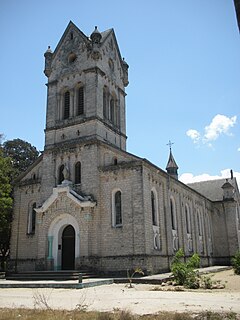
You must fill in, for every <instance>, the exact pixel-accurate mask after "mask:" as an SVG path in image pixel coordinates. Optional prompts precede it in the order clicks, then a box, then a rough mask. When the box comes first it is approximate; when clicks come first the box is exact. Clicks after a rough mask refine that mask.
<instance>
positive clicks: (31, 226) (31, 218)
mask: <svg viewBox="0 0 240 320" xmlns="http://www.w3.org/2000/svg"><path fill="white" fill-rule="evenodd" d="M36 207H37V206H36V202H34V203H33V204H32V205H31V206H30V207H29V212H28V226H27V233H28V234H34V233H35V229H36V211H35V209H36Z"/></svg>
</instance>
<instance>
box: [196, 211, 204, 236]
mask: <svg viewBox="0 0 240 320" xmlns="http://www.w3.org/2000/svg"><path fill="white" fill-rule="evenodd" d="M197 222H198V234H199V236H202V234H203V229H202V217H201V213H200V211H199V210H198V211H197Z"/></svg>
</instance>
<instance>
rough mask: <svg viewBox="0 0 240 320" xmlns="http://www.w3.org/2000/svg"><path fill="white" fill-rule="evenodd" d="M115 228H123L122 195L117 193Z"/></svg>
mask: <svg viewBox="0 0 240 320" xmlns="http://www.w3.org/2000/svg"><path fill="white" fill-rule="evenodd" d="M112 224H113V227H120V226H122V193H121V191H116V192H115V193H113V213H112Z"/></svg>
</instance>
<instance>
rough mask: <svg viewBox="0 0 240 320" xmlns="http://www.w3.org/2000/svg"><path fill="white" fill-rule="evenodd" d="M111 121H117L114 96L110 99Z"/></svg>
mask: <svg viewBox="0 0 240 320" xmlns="http://www.w3.org/2000/svg"><path fill="white" fill-rule="evenodd" d="M110 121H111V122H112V123H114V121H115V103H114V99H113V98H111V100H110Z"/></svg>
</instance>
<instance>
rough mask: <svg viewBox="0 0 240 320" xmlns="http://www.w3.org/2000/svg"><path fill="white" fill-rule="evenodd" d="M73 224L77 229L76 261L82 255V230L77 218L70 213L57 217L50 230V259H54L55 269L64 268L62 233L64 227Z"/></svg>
mask: <svg viewBox="0 0 240 320" xmlns="http://www.w3.org/2000/svg"><path fill="white" fill-rule="evenodd" d="M69 225H71V226H72V227H73V228H74V231H75V261H76V259H77V258H79V257H80V231H79V225H78V222H77V220H76V219H75V218H74V217H73V216H71V215H70V214H65V213H63V214H60V215H59V216H58V217H56V218H55V219H54V220H53V221H52V223H51V225H50V227H49V231H48V259H53V265H54V270H61V269H62V235H63V231H64V229H65V228H66V227H67V226H69Z"/></svg>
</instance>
